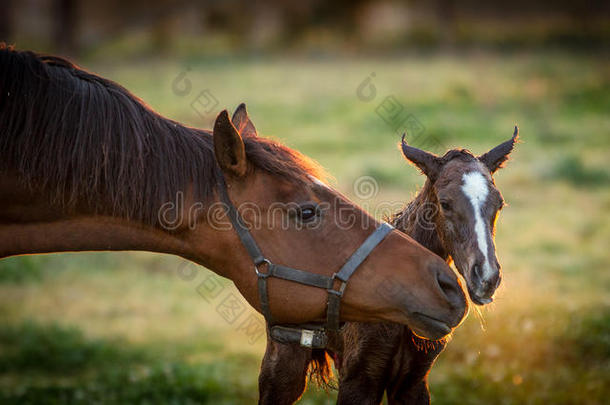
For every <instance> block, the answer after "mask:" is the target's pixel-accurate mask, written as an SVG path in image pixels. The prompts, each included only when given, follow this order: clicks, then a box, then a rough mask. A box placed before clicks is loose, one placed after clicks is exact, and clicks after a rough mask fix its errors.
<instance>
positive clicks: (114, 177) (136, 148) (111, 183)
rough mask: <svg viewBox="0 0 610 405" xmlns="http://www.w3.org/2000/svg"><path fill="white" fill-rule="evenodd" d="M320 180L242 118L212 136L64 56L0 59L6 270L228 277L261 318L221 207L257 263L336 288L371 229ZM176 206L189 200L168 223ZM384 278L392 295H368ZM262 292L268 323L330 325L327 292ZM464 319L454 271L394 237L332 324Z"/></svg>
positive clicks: (1, 221)
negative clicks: (336, 277)
mask: <svg viewBox="0 0 610 405" xmlns="http://www.w3.org/2000/svg"><path fill="white" fill-rule="evenodd" d="M322 177H323V173H322V172H321V171H320V169H319V168H318V166H317V165H316V164H314V163H313V162H312V161H311V160H309V159H308V158H306V157H304V156H303V155H301V154H300V153H298V152H296V151H294V150H291V149H289V148H287V147H285V146H282V145H280V144H278V143H277V142H273V141H271V140H268V139H264V138H260V137H258V136H257V134H256V130H255V129H254V125H253V124H252V122H251V121H250V119H249V118H248V115H247V113H246V110H245V106H243V105H242V106H240V107H239V108H238V109H237V111H236V112H235V114H234V116H233V120H232V121H231V120H230V119H229V116H228V114H227V112H226V110H225V111H223V112H221V113H220V114H219V115H218V118H217V119H216V123H215V125H214V129H213V131H204V130H198V129H194V128H189V127H186V126H184V125H181V124H180V123H178V122H175V121H171V120H169V119H167V118H164V117H162V116H160V115H159V114H157V113H155V112H154V111H152V110H151V109H150V108H148V107H147V106H146V105H145V104H144V103H143V102H142V101H141V100H139V99H137V98H136V97H135V96H133V95H132V94H131V93H129V92H128V91H127V90H125V89H124V88H123V87H121V86H119V85H118V84H116V83H114V82H112V81H109V80H107V79H104V78H102V77H99V76H97V75H94V74H92V73H89V72H86V71H84V70H82V69H80V68H79V67H77V66H75V65H73V64H72V63H71V62H69V61H67V60H65V59H61V58H58V57H53V56H41V55H37V54H34V53H32V52H25V51H16V50H14V49H11V48H8V47H6V46H0V258H3V257H7V256H12V255H20V254H32V253H46V252H65V251H96V250H145V251H151V252H161V253H168V254H174V255H178V256H181V257H184V258H186V259H189V260H192V261H194V262H197V263H199V264H201V265H204V266H206V267H208V268H210V269H211V270H213V271H215V272H216V273H218V274H219V275H221V276H224V277H227V278H229V279H231V280H233V281H234V283H235V285H236V286H237V288H238V289H239V290H240V291H241V293H242V294H243V295H244V297H245V298H246V299H247V300H248V302H249V303H250V304H251V305H252V306H253V307H255V308H256V309H258V310H260V309H261V302H260V300H259V295H258V288H257V282H258V278H257V274H256V273H258V269H256V268H255V266H254V264H253V261H252V259H251V257H250V256H249V254H248V253H249V250H247V249H246V246H244V245H243V244H242V243H240V239H239V237H238V233H237V229H236V228H235V227H233V226H231V225H232V222H228V220H227V215H228V214H230V210H228V209H227V208H228V207H226V204H225V206H224V207H221V209H218V208H219V206H221V205H223V204H220V203H219V200H220V197H221V195H224V196H226V199H224V201H227V200H228V201H229V202H230V203H231V205H233V206H236V207H238V210H239V213H240V214H241V217H242V218H243V221H245V222H246V223H248V224H255V223H256V224H257V225H256V226H251V229H250V231H251V235H252V237H253V238H254V240H256V242H257V243H258V246H259V247H260V249H261V250H262V252H264V254H265V255H266V258H268V259H270V260H272V261H273V262H274V263H280V264H286V265H290V266H294V267H295V268H298V269H303V273H306V274H309V277H310V278H316V277H318V276H325V277H326V278H330V276H331V275H332V274H333V273H334V272H336V271H337V270H338V269H339V268H341V266H342V265H343V264H344V262H345V261H346V260H347V258H348V257H350V255H351V254H352V252H354V251H355V250H356V249H357V248H358V247H359V246H360V245H362V244H363V241H365V240H366V239H367V237H368V236H369V235H371V234H372V233H374V232H375V229H377V228H378V226H379V223H378V222H376V221H375V220H374V219H373V218H371V217H370V216H369V215H368V214H366V213H365V212H363V210H361V209H360V208H358V207H357V206H355V205H354V204H353V203H351V202H350V201H348V200H347V199H346V198H345V197H343V196H342V195H341V194H339V193H338V192H337V191H335V190H333V189H331V188H329V187H327V186H324V185H322V184H321V182H320V181H318V180H316V178H322ZM219 179H223V181H222V182H221V181H220V180H219ZM222 183H224V184H222ZM221 186H222V187H221ZM221 191H223V193H221ZM179 194H180V195H183V199H184V202H183V203H182V204H178V209H177V210H175V211H171V212H169V211H167V210H166V208H167V204H168V203H172V202H173V201H178V200H179V198H178V195H179ZM244 207H245V208H244ZM252 207H254V208H255V209H251V208H252ZM172 212H174V213H173V214H172ZM278 215H279V216H280V217H281V218H280V219H281V220H280V221H276V220H275V218H276V216H278ZM255 269H256V272H255ZM319 278H320V277H318V279H319ZM384 281H390V282H392V283H394V284H396V285H398V286H400V288H399V290H400V291H399V293H398V294H392V295H383V294H379V293H377V292H376V288H375V287H376V285H377V284H379V283H382V282H384ZM329 289H330V288H329ZM267 291H268V299H269V304H270V310H271V313H272V314H273V317H274V318H275V319H276V320H277V321H278V322H286V323H301V322H310V321H321V320H323V319H324V316H325V312H326V299H327V291H325V290H323V289H320V288H313V287H309V286H304V285H301V284H298V283H294V282H290V281H287V280H283V279H279V278H271V279H270V280H269V282H268V288H267ZM466 307H467V304H466V300H465V294H464V291H463V289H462V288H461V285H460V283H459V281H458V280H457V278H456V277H455V275H454V274H453V273H452V271H451V269H450V268H449V266H447V264H446V263H445V262H443V260H442V259H440V258H439V257H438V256H436V255H434V254H433V253H432V252H430V251H428V250H427V249H425V248H423V247H422V246H421V245H420V244H419V243H417V242H415V241H414V240H413V239H411V238H409V237H407V236H406V235H404V234H403V233H401V232H398V231H391V232H390V233H389V234H388V235H387V236H386V237H385V238H384V239H383V241H382V242H381V243H379V244H378V245H377V247H376V248H375V249H374V250H373V251H372V252H371V253H370V255H368V257H367V258H366V260H364V262H363V263H362V264H361V266H359V267H358V269H357V271H355V273H354V275H353V277H352V278H351V279H350V282H349V284H348V285H347V289H346V290H345V294H344V296H343V299H342V301H341V319H342V320H351V321H391V322H398V323H403V324H407V325H409V326H410V327H412V328H413V329H414V330H416V331H417V333H418V334H419V335H421V336H423V337H426V338H431V339H436V338H440V337H442V336H444V335H446V334H447V333H450V331H451V329H452V328H454V327H455V326H457V325H458V324H459V322H460V321H461V319H462V318H463V316H464V314H465V310H466Z"/></svg>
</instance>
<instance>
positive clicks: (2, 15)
mask: <svg viewBox="0 0 610 405" xmlns="http://www.w3.org/2000/svg"><path fill="white" fill-rule="evenodd" d="M0 41H6V42H8V43H11V44H15V45H16V47H17V48H18V49H31V50H35V51H38V52H43V53H52V54H60V55H64V56H67V57H69V58H71V59H73V60H74V61H76V63H78V64H79V65H81V66H82V67H84V68H85V69H88V70H90V71H93V72H96V73H98V74H100V75H102V76H105V77H107V78H110V79H112V80H114V81H116V82H118V83H120V84H122V85H123V86H125V87H126V88H128V89H129V90H131V91H132V92H133V93H134V94H136V95H137V96H138V97H141V98H142V99H143V100H144V101H145V102H146V103H148V104H150V105H151V106H152V107H153V108H154V109H156V110H157V111H159V112H160V113H161V114H163V115H165V116H168V117H170V118H173V119H176V120H179V121H182V122H184V123H187V124H189V125H193V126H197V127H203V128H210V127H211V123H212V121H213V119H214V117H215V115H216V114H217V113H218V112H219V111H220V110H221V109H224V108H229V109H231V110H232V109H234V108H235V107H236V106H237V105H238V104H239V103H240V102H246V103H247V105H248V109H249V112H250V115H251V117H252V119H253V121H254V123H255V125H256V126H257V128H258V130H259V132H260V133H262V134H264V135H266V136H271V137H274V138H275V139H278V140H280V141H282V142H284V143H286V144H287V145H289V146H291V147H294V148H296V149H298V150H300V151H302V152H304V153H305V154H307V155H309V156H311V157H313V158H315V159H316V160H318V161H319V162H320V163H321V164H322V165H324V166H325V167H326V168H327V169H328V170H329V172H330V173H331V174H332V175H333V176H334V177H335V186H336V187H337V188H338V189H340V190H341V191H343V192H344V193H346V194H347V195H349V196H350V197H351V198H353V199H354V201H356V202H358V203H360V204H362V205H363V206H364V207H365V208H366V209H368V210H369V211H370V212H371V213H373V214H374V215H376V216H377V217H382V216H383V215H385V214H388V213H389V212H391V211H393V210H397V209H398V208H399V207H400V206H401V205H402V204H403V203H406V202H407V201H409V200H410V199H411V198H412V197H413V196H414V195H415V193H416V192H417V190H418V188H419V187H421V186H422V185H423V182H424V178H423V177H422V176H420V175H419V174H418V172H417V171H416V170H415V169H414V168H413V167H411V166H409V165H407V164H406V163H405V162H404V161H403V159H402V157H401V154H400V153H399V151H398V149H397V148H396V145H397V143H398V141H399V140H400V134H402V132H404V131H405V130H408V131H409V140H410V142H411V143H412V144H415V145H416V146H420V147H422V148H426V149H428V150H430V151H433V152H436V153H444V152H445V151H446V150H447V149H450V148H454V147H464V148H468V149H470V150H472V151H473V152H474V153H476V154H480V153H483V152H485V151H487V150H488V149H490V148H491V147H493V146H495V145H497V144H498V143H500V142H502V141H504V140H506V139H508V138H509V137H510V136H511V134H512V130H513V125H514V124H515V123H517V124H519V127H520V131H521V139H522V142H521V143H520V144H519V145H518V146H517V148H516V150H515V151H514V152H513V156H512V159H511V161H510V162H509V164H508V165H507V167H506V168H505V169H502V170H501V171H499V172H498V173H497V174H496V176H495V178H496V183H497V186H498V188H499V189H500V190H501V191H502V193H503V194H504V197H505V199H506V201H507V202H508V204H509V206H508V207H507V208H505V209H504V210H503V211H502V213H501V215H500V218H499V221H498V229H497V235H496V243H497V251H498V256H499V260H500V263H501V264H502V266H503V270H504V279H503V284H502V286H501V288H500V289H499V291H498V293H497V298H496V300H495V302H494V303H493V304H492V305H490V306H488V307H485V308H481V309H479V310H477V309H474V308H472V309H471V312H470V315H469V317H468V319H467V320H466V321H465V323H464V324H463V326H462V327H460V328H459V329H458V330H457V331H456V332H455V334H454V336H453V339H452V341H451V342H450V344H449V345H448V347H447V349H446V350H445V352H444V353H443V354H442V355H441V356H440V358H439V360H438V362H437V364H436V365H435V366H434V367H433V369H432V372H431V375H430V385H431V392H432V399H433V403H434V404H455V403H460V404H490V403H495V404H526V403H527V404H602V403H607V401H608V399H607V398H608V397H609V396H610V271H609V270H610V252H609V249H608V246H609V245H610V217H609V215H608V212H609V210H610V170H609V169H608V156H610V116H609V114H608V112H609V111H610V63H609V62H610V60H609V55H610V52H609V51H610V50H609V45H610V3H608V2H604V1H595V0H592V1H579V2H571V1H538V2H533V1H524V0H514V1H511V2H500V1H482V0H472V1H453V0H437V1H432V2H426V1H415V0H414V1H383V0H379V1H377V0H356V1H334V2H326V1H322V0H302V1H294V2H288V1H276V0H268V1H259V2H250V1H245V0H243V1H242V0H234V1H216V0H210V1H192V0H191V1H170V0H166V1H153V0H147V1H140V0H136V1H131V2H126V1H118V0H106V1H104V2H98V1H92V0H89V1H86V0H83V1H76V0H21V1H16V0H4V1H3V3H2V10H1V12H0ZM362 179H366V184H365V186H367V187H363V184H364V183H363V181H362ZM369 186H370V187H369ZM231 300H233V301H234V302H238V308H239V311H238V313H233V315H231V316H228V315H227V312H226V311H225V307H224V306H225V305H226V304H227V302H229V301H231ZM257 325H258V327H257ZM260 325H261V318H260V316H258V315H257V314H256V313H255V312H254V311H253V310H252V309H251V308H250V307H249V306H247V304H245V301H243V299H241V298H240V297H239V295H238V293H237V292H236V290H235V289H234V287H233V285H232V283H230V282H229V281H228V280H224V279H221V278H219V277H217V276H215V275H213V273H211V272H210V271H208V270H206V269H203V268H200V267H196V266H194V265H190V264H188V263H186V262H184V261H182V260H181V259H178V258H175V257H169V256H162V255H155V254H148V253H140V252H137V253H135V252H134V253H95V254H93V253H81V254H57V255H44V256H28V257H17V258H10V259H5V260H2V261H0V402H4V403H87V404H88V403H176V404H178V403H179V404H182V403H209V404H251V403H255V401H256V398H257V376H258V368H259V365H260V360H261V358H262V355H263V352H264V345H265V337H264V336H263V335H262V333H261V329H260ZM335 396H336V394H335V393H334V392H332V391H331V392H324V391H322V390H320V389H317V388H316V387H315V386H314V385H313V384H310V386H309V387H308V390H307V393H306V394H305V396H304V397H303V399H302V402H301V403H303V404H331V403H334V398H335Z"/></svg>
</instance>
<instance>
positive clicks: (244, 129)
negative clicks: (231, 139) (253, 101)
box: [231, 103, 258, 136]
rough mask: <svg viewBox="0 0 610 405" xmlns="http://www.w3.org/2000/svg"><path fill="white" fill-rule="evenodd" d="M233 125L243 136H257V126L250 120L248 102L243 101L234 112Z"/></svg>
mask: <svg viewBox="0 0 610 405" xmlns="http://www.w3.org/2000/svg"><path fill="white" fill-rule="evenodd" d="M231 121H232V122H233V125H235V128H237V132H239V134H240V135H241V136H257V135H258V133H257V132H256V127H255V126H254V124H253V123H252V121H250V117H249V116H248V111H247V110H246V104H245V103H241V104H240V105H239V106H238V107H237V109H236V110H235V112H234V113H233V118H231Z"/></svg>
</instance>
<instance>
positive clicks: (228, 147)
mask: <svg viewBox="0 0 610 405" xmlns="http://www.w3.org/2000/svg"><path fill="white" fill-rule="evenodd" d="M214 154H215V155H216V161H217V162H218V165H219V166H220V168H221V169H222V171H223V172H224V173H227V174H229V175H232V176H236V177H241V176H243V175H245V174H246V170H247V168H248V165H247V162H246V148H245V146H244V141H243V139H242V138H241V136H240V135H239V132H237V129H236V128H235V127H234V126H233V124H232V123H231V121H230V120H229V113H228V112H227V110H222V111H221V112H220V114H218V117H216V122H214Z"/></svg>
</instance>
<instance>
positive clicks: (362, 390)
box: [337, 323, 402, 405]
mask: <svg viewBox="0 0 610 405" xmlns="http://www.w3.org/2000/svg"><path fill="white" fill-rule="evenodd" d="M401 328H402V327H401V326H399V325H388V324H364V323H348V324H346V325H345V328H344V330H343V332H342V337H343V342H344V347H343V359H342V362H341V367H340V369H339V394H338V396H337V404H339V405H351V404H358V405H361V404H362V405H378V404H380V403H381V401H382V399H383V393H384V391H385V389H386V385H387V383H388V380H389V379H390V377H391V371H392V370H391V368H392V358H393V357H394V355H395V352H394V351H395V347H396V346H397V343H398V341H399V337H400V331H401Z"/></svg>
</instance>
